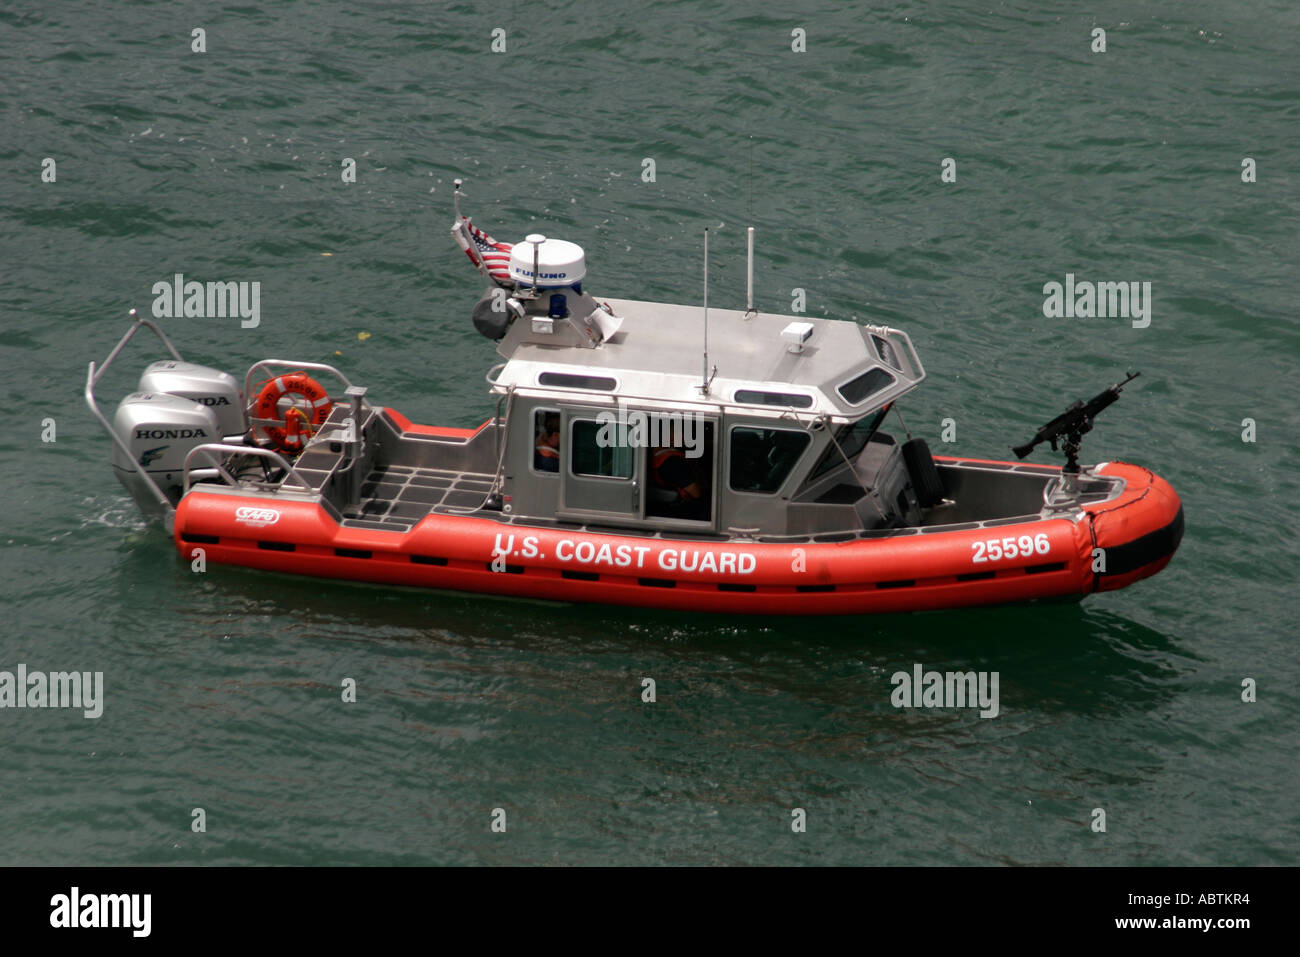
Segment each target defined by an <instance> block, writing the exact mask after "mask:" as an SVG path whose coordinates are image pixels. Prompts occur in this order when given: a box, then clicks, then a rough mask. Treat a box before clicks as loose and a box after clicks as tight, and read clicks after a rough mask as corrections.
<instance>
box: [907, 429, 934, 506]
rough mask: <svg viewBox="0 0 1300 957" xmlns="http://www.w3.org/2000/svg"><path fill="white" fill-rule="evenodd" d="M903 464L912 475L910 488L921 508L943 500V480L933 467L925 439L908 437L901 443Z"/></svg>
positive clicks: (931, 456)
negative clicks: (913, 491)
mask: <svg viewBox="0 0 1300 957" xmlns="http://www.w3.org/2000/svg"><path fill="white" fill-rule="evenodd" d="M903 464H905V465H906V466H907V474H908V475H910V476H911V477H912V488H913V489H914V490H915V491H916V500H917V502H918V503H919V504H920V506H921V508H930V507H931V506H933V505H938V504H939V503H940V502H942V501H943V496H944V487H943V480H942V479H940V478H939V470H938V469H937V468H936V467H935V464H934V456H933V455H931V454H930V446H929V445H928V444H927V443H926V441H925V439H908V440H907V441H906V442H904V443H903Z"/></svg>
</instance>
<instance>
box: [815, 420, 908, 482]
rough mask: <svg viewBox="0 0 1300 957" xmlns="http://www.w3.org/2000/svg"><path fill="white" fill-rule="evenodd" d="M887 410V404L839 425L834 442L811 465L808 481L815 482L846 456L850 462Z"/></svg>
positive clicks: (876, 427) (860, 451)
mask: <svg viewBox="0 0 1300 957" xmlns="http://www.w3.org/2000/svg"><path fill="white" fill-rule="evenodd" d="M888 411H889V406H885V407H884V408H883V409H880V410H879V411H878V412H876V414H875V415H865V416H863V417H862V418H860V419H858V421H856V422H850V423H848V424H847V425H843V426H841V427H840V430H839V431H838V432H836V433H835V442H833V443H831V445H830V446H828V447H827V449H826V451H825V452H823V453H822V457H821V458H820V459H818V461H817V464H816V465H815V466H814V467H813V470H812V473H811V474H810V475H809V476H808V482H815V481H817V479H819V478H821V477H822V476H823V475H825V474H826V473H827V472H829V471H831V469H833V468H835V467H836V466H837V465H843V464H844V460H845V459H846V458H847V459H848V460H849V461H850V462H852V461H853V460H854V459H856V458H857V457H858V456H859V455H860V454H861V453H862V450H863V449H865V448H866V447H867V443H868V442H870V441H871V437H872V436H873V435H875V434H876V429H878V428H879V427H880V423H881V422H883V421H884V420H885V413H887V412H888ZM836 444H838V445H839V447H840V449H843V451H844V455H843V456H841V455H840V451H839V449H836V448H835V446H836Z"/></svg>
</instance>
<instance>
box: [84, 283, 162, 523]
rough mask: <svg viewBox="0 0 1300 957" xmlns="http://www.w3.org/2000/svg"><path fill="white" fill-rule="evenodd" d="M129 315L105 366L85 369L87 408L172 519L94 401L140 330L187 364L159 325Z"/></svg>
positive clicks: (151, 481) (151, 482) (133, 313)
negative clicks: (111, 368)
mask: <svg viewBox="0 0 1300 957" xmlns="http://www.w3.org/2000/svg"><path fill="white" fill-rule="evenodd" d="M129 315H130V316H131V319H132V320H133V322H132V324H131V328H129V329H127V330H126V334H125V335H124V336H122V338H121V339H120V340H119V341H118V343H117V345H116V346H114V347H113V351H112V352H110V353H109V354H108V358H106V359H105V360H104V362H103V364H101V365H100V366H99V368H98V369H96V368H95V363H94V362H91V363H90V367H89V368H88V369H87V370H86V392H85V397H86V405H87V406H88V407H89V408H90V412H91V414H92V415H94V417H95V418H96V419H98V420H99V424H100V425H102V426H103V427H104V431H105V432H107V433H108V437H109V438H111V439H112V440H113V443H114V444H115V445H116V446H117V447H118V448H119V449H120V450H121V451H122V452H123V454H125V455H126V457H127V459H128V460H129V461H130V463H131V465H132V467H133V468H134V469H135V470H136V472H138V473H139V474H140V476H141V478H143V479H144V480H145V481H146V482H147V483H148V485H149V488H151V489H153V494H154V497H155V498H156V499H157V500H158V503H159V504H160V505H161V506H162V507H163V513H164V515H166V516H168V517H170V515H171V514H172V513H173V512H174V511H175V508H174V507H173V506H172V503H171V499H169V498H168V497H167V495H166V494H165V493H164V492H163V490H162V489H161V488H160V487H159V485H158V483H157V482H155V481H154V478H153V476H152V475H150V474H149V472H148V471H147V470H146V469H145V467H144V466H143V465H141V464H140V463H139V462H137V461H136V458H135V455H134V454H133V453H132V452H131V448H130V446H128V445H127V444H126V442H124V441H123V440H122V437H121V436H120V435H118V434H117V432H116V431H115V430H114V429H113V426H112V425H111V424H110V423H109V421H108V419H107V418H105V416H104V413H103V412H101V411H100V410H99V402H98V401H97V400H96V399H95V386H96V385H98V384H99V380H100V378H101V377H102V376H103V375H104V373H105V372H107V371H108V367H109V366H110V365H112V364H113V360H114V359H116V358H117V357H118V354H119V353H121V351H122V350H123V349H125V348H126V344H127V343H128V342H130V341H131V339H132V338H133V337H134V336H135V334H136V333H137V332H139V331H140V330H141V329H149V330H150V331H151V332H153V333H154V334H156V335H157V336H158V338H159V339H161V340H162V343H163V345H165V346H166V347H167V351H168V352H170V353H171V354H172V355H173V356H174V357H175V359H176V361H177V362H184V361H185V360H184V359H182V358H181V354H180V353H179V352H177V351H176V347H175V346H174V345H172V342H171V340H170V339H168V338H167V334H166V333H165V332H163V331H162V329H160V328H159V327H158V324H157V323H156V322H154V321H153V320H152V319H146V318H144V317H143V316H141V315H140V314H139V313H137V312H136V311H135V310H134V309H132V310H131V311H130V313H129Z"/></svg>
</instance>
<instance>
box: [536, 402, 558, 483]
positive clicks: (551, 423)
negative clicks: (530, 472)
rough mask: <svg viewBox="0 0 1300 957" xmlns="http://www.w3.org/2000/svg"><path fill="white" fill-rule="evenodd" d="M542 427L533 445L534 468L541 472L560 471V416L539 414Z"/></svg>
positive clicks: (538, 430)
mask: <svg viewBox="0 0 1300 957" xmlns="http://www.w3.org/2000/svg"><path fill="white" fill-rule="evenodd" d="M538 420H539V421H540V423H541V424H540V425H539V426H538V428H537V440H536V442H534V444H533V468H535V469H537V470H538V471H539V472H559V471H560V414H559V413H558V412H542V413H539V414H538Z"/></svg>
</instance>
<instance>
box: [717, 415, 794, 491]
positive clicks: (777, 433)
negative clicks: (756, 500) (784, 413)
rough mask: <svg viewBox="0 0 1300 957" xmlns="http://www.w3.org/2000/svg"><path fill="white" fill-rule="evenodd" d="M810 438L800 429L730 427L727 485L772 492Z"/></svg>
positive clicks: (739, 489) (790, 468) (782, 479)
mask: <svg viewBox="0 0 1300 957" xmlns="http://www.w3.org/2000/svg"><path fill="white" fill-rule="evenodd" d="M811 441H812V438H811V436H809V435H808V433H807V432H805V431H803V430H802V429H799V430H795V429H762V428H757V427H753V426H735V427H734V428H732V430H731V454H730V456H729V460H730V462H731V488H732V491H736V492H754V493H759V494H772V493H774V492H776V491H777V490H778V489H780V488H781V486H782V485H784V484H785V480H786V479H787V478H788V477H789V475H790V472H791V470H792V469H793V468H794V467H795V464H796V463H797V462H798V461H799V459H800V458H802V457H803V453H804V450H805V449H807V448H808V445H809V443H810V442H811Z"/></svg>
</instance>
